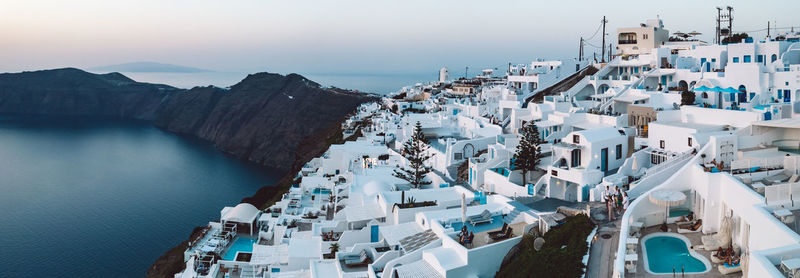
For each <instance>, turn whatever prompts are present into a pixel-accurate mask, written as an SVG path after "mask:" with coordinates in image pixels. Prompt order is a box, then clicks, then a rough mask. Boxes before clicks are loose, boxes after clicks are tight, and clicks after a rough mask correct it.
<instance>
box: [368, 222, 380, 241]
mask: <svg viewBox="0 0 800 278" xmlns="http://www.w3.org/2000/svg"><path fill="white" fill-rule="evenodd" d="M371 229H372V233H371V235H370V242H378V238H379V237H380V236H379V234H380V233H379V231H378V225H372V227H371Z"/></svg>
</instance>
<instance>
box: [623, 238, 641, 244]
mask: <svg viewBox="0 0 800 278" xmlns="http://www.w3.org/2000/svg"><path fill="white" fill-rule="evenodd" d="M625 244H639V239H638V238H635V237H629V238H627V239H625Z"/></svg>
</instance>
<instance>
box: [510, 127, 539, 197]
mask: <svg viewBox="0 0 800 278" xmlns="http://www.w3.org/2000/svg"><path fill="white" fill-rule="evenodd" d="M521 133H522V139H521V140H520V141H519V145H517V152H516V153H514V167H515V168H516V169H520V170H522V185H523V186H525V185H526V184H527V178H528V177H527V176H528V172H531V171H535V170H536V166H537V165H539V162H541V161H542V150H541V147H539V144H541V143H543V142H542V139H540V138H539V129H538V128H537V127H536V124H535V123H534V122H533V121H531V122H529V123H528V124H526V125H525V126H523V127H522V130H521Z"/></svg>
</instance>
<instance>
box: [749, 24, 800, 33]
mask: <svg viewBox="0 0 800 278" xmlns="http://www.w3.org/2000/svg"><path fill="white" fill-rule="evenodd" d="M792 28H800V26H789V27H772V28H769V29H772V30H778V29H792ZM763 31H767V28H763V29H758V30H752V31H742V32H744V33H755V32H763Z"/></svg>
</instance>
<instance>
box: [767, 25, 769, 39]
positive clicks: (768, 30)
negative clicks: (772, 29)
mask: <svg viewBox="0 0 800 278" xmlns="http://www.w3.org/2000/svg"><path fill="white" fill-rule="evenodd" d="M767 38H768V39H769V21H767Z"/></svg>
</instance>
